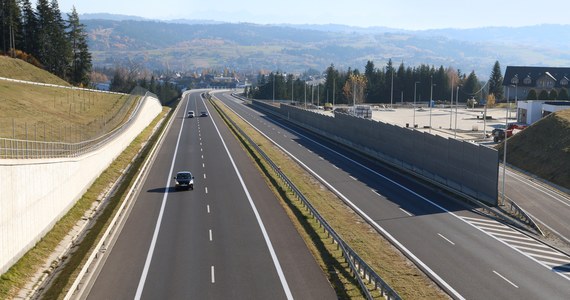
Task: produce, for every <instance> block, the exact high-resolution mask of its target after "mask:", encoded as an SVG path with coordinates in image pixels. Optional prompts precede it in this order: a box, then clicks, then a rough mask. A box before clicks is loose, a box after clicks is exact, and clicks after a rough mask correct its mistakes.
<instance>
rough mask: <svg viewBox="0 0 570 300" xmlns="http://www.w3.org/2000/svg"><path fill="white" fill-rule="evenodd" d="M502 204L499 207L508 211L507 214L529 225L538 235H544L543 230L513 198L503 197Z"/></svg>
mask: <svg viewBox="0 0 570 300" xmlns="http://www.w3.org/2000/svg"><path fill="white" fill-rule="evenodd" d="M504 200H505V201H504V203H503V205H500V206H499V207H500V208H501V209H504V210H505V211H506V212H508V214H509V215H511V216H513V217H514V218H516V219H517V220H519V221H521V222H523V223H524V224H526V225H527V226H529V227H532V228H534V229H535V230H536V231H537V232H538V233H539V234H540V235H542V236H545V234H544V232H543V231H542V230H541V229H540V227H539V226H538V224H537V223H536V222H535V221H534V220H533V219H532V218H531V217H530V216H529V215H528V214H527V213H526V211H525V210H524V209H522V208H521V207H520V206H518V205H517V204H516V203H515V202H514V201H513V200H511V199H509V198H508V197H505V199H504Z"/></svg>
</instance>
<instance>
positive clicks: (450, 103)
mask: <svg viewBox="0 0 570 300" xmlns="http://www.w3.org/2000/svg"><path fill="white" fill-rule="evenodd" d="M456 104H457V103H456ZM452 119H453V79H452V80H451V100H450V101H449V130H451V121H452Z"/></svg>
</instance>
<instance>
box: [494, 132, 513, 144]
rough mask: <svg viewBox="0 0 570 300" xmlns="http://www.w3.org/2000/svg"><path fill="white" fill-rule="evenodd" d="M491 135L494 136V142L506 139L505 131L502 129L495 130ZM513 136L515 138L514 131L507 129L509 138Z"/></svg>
mask: <svg viewBox="0 0 570 300" xmlns="http://www.w3.org/2000/svg"><path fill="white" fill-rule="evenodd" d="M491 135H492V136H493V142H495V143H497V142H500V141H502V140H504V139H505V130H504V129H502V128H495V129H493V131H492V132H491ZM511 136H513V130H512V129H507V138H510V137H511Z"/></svg>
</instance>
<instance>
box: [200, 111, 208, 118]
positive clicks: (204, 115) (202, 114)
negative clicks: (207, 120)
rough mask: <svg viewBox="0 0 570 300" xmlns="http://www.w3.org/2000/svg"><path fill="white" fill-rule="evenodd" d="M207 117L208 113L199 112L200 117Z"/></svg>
mask: <svg viewBox="0 0 570 300" xmlns="http://www.w3.org/2000/svg"><path fill="white" fill-rule="evenodd" d="M207 116H208V112H207V111H202V112H200V117H207Z"/></svg>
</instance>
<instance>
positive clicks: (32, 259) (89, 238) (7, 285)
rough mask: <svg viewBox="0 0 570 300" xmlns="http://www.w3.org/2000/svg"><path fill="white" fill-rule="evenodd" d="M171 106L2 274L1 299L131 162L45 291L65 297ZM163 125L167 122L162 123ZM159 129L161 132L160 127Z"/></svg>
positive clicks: (38, 265) (48, 296)
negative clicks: (47, 231) (40, 238)
mask: <svg viewBox="0 0 570 300" xmlns="http://www.w3.org/2000/svg"><path fill="white" fill-rule="evenodd" d="M167 111H168V108H164V109H163V111H162V113H161V114H160V115H159V116H157V117H156V118H155V120H153V122H152V123H151V124H150V125H149V126H148V127H147V128H146V129H145V130H144V131H143V132H142V133H141V134H139V135H138V136H137V138H136V139H135V140H134V141H133V142H132V143H131V144H130V145H129V147H127V149H126V150H125V151H124V152H123V153H122V154H121V155H120V156H119V157H117V159H115V161H114V162H113V163H112V164H111V166H109V168H108V169H107V170H105V171H104V172H103V173H102V174H101V175H100V176H99V177H98V178H97V180H96V181H95V182H94V183H93V185H92V186H91V187H90V188H89V189H88V190H87V192H86V193H85V194H84V195H83V196H82V197H81V199H79V200H78V201H77V203H76V204H75V205H74V206H73V208H71V210H70V211H69V212H68V213H67V214H66V215H65V216H64V217H63V218H62V219H61V220H59V221H58V222H57V223H56V225H55V226H54V227H53V229H52V230H51V231H50V232H49V233H48V234H46V236H45V237H44V238H42V240H41V241H39V242H38V243H37V244H36V246H35V247H34V248H32V249H31V250H30V251H28V252H27V253H26V254H25V255H24V256H23V257H22V258H21V259H20V260H19V261H18V262H17V263H16V264H15V265H14V266H12V267H11V268H10V269H9V270H8V271H7V272H6V273H4V274H2V276H1V277H0V299H11V298H14V297H15V296H16V295H17V293H18V291H19V290H20V289H22V288H23V287H24V286H25V285H26V284H27V282H28V280H29V278H31V277H32V276H33V275H34V274H35V272H36V271H37V270H38V269H39V268H41V267H42V265H43V264H44V263H45V261H46V259H48V257H49V256H50V255H51V254H52V253H53V251H54V250H55V248H56V246H57V245H58V244H59V243H60V241H61V240H62V239H63V238H65V236H66V235H67V234H68V233H69V232H70V231H71V229H72V228H73V227H74V226H75V224H76V223H77V222H78V221H79V220H80V219H81V218H83V217H84V214H85V212H86V211H88V210H89V209H90V208H91V206H92V204H93V202H95V201H100V199H99V197H100V195H101V194H103V193H104V192H105V191H106V190H107V189H108V188H109V186H110V185H111V184H113V183H114V182H116V181H117V180H118V178H119V177H120V176H121V174H122V172H123V171H124V170H125V169H126V168H127V166H128V165H129V164H131V163H132V164H133V165H132V167H131V168H129V171H128V172H127V174H125V177H124V178H125V179H124V180H123V182H122V183H121V184H120V186H119V187H118V189H117V191H116V193H115V194H114V196H113V198H112V199H110V201H109V202H108V205H107V207H106V208H105V211H104V212H102V213H101V215H100V216H99V219H98V221H97V222H96V224H95V226H94V227H93V228H92V229H91V230H90V231H89V233H88V234H87V235H86V236H85V237H84V239H83V241H82V242H81V243H80V244H79V245H78V247H77V248H76V249H75V250H74V253H73V255H72V256H70V257H69V258H67V259H66V261H65V266H64V267H63V268H62V269H59V270H58V272H60V274H59V276H57V277H56V278H55V279H54V280H53V281H52V284H51V286H50V288H49V289H48V290H47V291H46V293H45V294H44V296H43V298H45V299H58V298H62V297H63V295H60V293H61V292H62V291H64V290H65V287H66V286H67V285H70V284H71V283H70V282H71V281H72V280H73V279H74V278H75V276H76V275H77V273H78V272H79V271H80V267H81V265H82V263H83V262H84V261H85V260H86V259H87V257H88V255H89V253H90V252H91V247H92V246H93V245H95V244H96V243H97V241H98V240H99V238H100V235H102V233H103V232H104V230H105V229H106V228H107V226H108V222H109V221H110V220H111V219H112V216H113V215H114V213H115V208H116V207H118V206H119V204H120V203H121V201H122V200H123V196H124V195H123V194H124V191H125V190H126V189H127V188H128V186H129V185H130V183H131V181H132V180H133V178H134V175H135V173H136V172H137V170H138V166H140V164H141V163H142V161H143V160H144V158H145V156H146V154H147V153H148V151H149V150H150V147H144V146H145V145H152V143H153V142H154V140H155V139H156V138H157V134H155V135H153V136H152V137H151V134H152V132H153V129H154V127H155V126H156V125H157V123H158V122H159V121H160V120H161V119H162V118H163V117H164V115H165V114H166V113H167ZM163 126H164V124H163ZM157 132H160V130H159V131H157ZM147 142H148V143H147ZM141 149H142V153H141V155H139V156H138V157H137V158H136V160H134V161H133V159H135V156H136V155H137V153H139V152H140V151H141Z"/></svg>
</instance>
